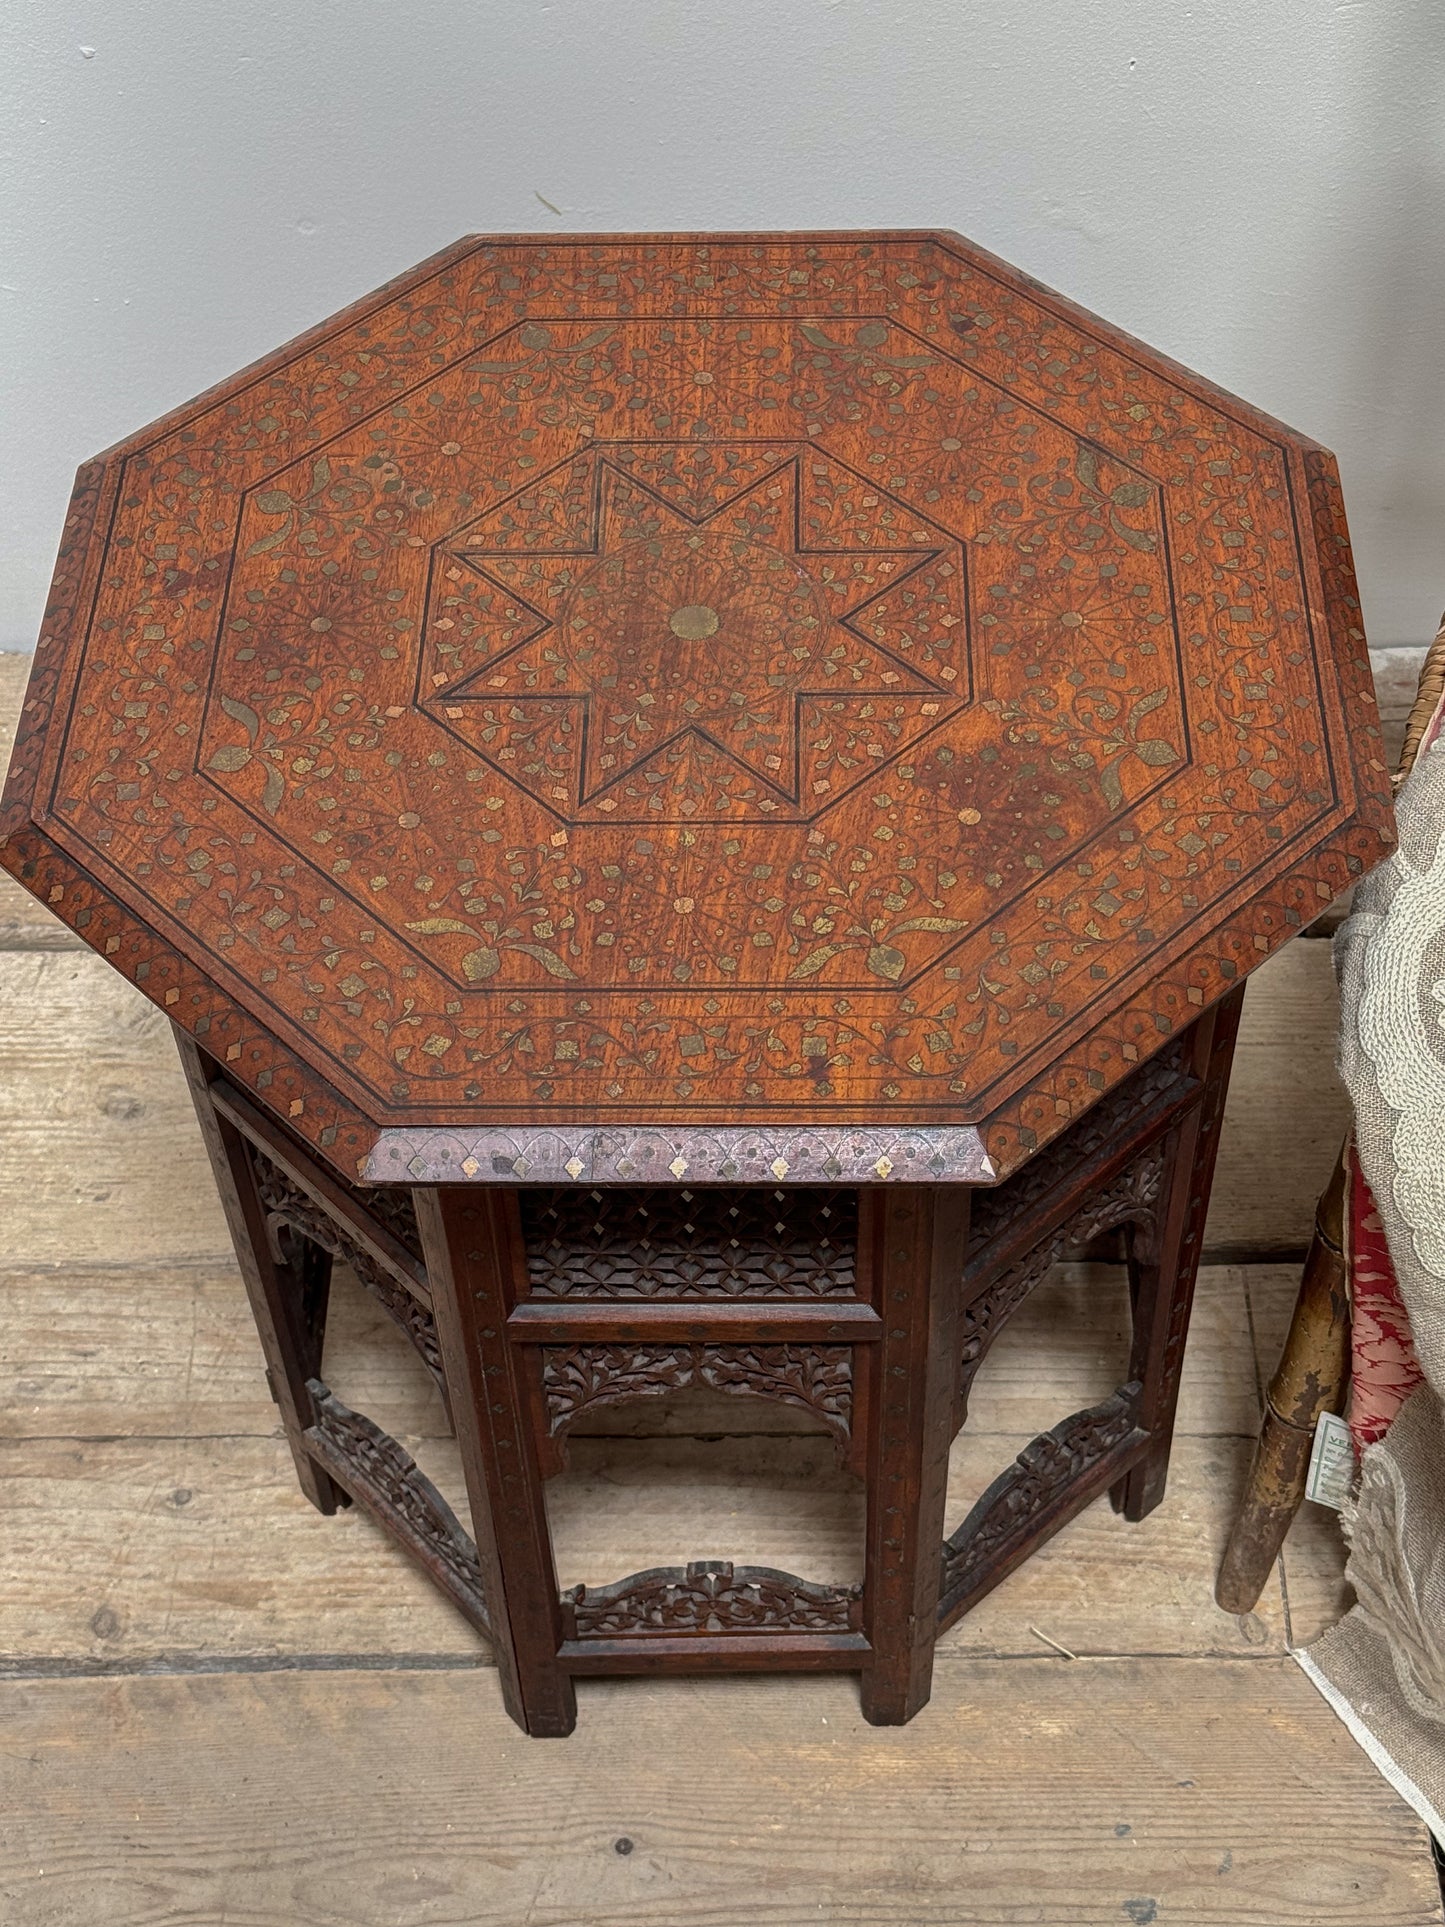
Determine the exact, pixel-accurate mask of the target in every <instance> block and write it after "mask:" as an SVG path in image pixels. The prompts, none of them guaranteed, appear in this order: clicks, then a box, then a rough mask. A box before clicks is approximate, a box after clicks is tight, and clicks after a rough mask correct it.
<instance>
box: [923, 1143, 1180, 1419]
mask: <svg viewBox="0 0 1445 1927" xmlns="http://www.w3.org/2000/svg"><path fill="white" fill-rule="evenodd" d="M1164 1162H1165V1151H1164V1146H1163V1144H1162V1143H1155V1144H1151V1145H1150V1146H1149V1148H1148V1149H1147V1150H1145V1151H1143V1152H1141V1153H1140V1155H1139V1156H1138V1157H1136V1158H1135V1159H1134V1160H1133V1162H1132V1163H1131V1164H1128V1165H1126V1166H1125V1168H1124V1169H1123V1170H1122V1171H1121V1172H1120V1173H1119V1174H1118V1176H1117V1177H1115V1178H1113V1179H1111V1180H1110V1182H1109V1183H1108V1184H1106V1185H1104V1186H1102V1187H1101V1188H1100V1189H1099V1190H1098V1191H1096V1192H1094V1193H1093V1195H1092V1196H1091V1197H1089V1198H1086V1199H1085V1201H1084V1202H1083V1204H1081V1205H1080V1206H1079V1207H1078V1209H1077V1210H1076V1211H1074V1212H1073V1213H1071V1215H1070V1216H1069V1217H1067V1218H1066V1219H1065V1220H1064V1222H1063V1223H1062V1224H1061V1225H1059V1226H1057V1227H1056V1228H1055V1229H1054V1230H1053V1231H1051V1232H1049V1233H1048V1234H1047V1236H1045V1237H1044V1238H1041V1239H1040V1240H1039V1242H1038V1244H1036V1245H1035V1246H1034V1247H1033V1249H1032V1250H1031V1251H1029V1252H1027V1253H1026V1254H1025V1256H1024V1257H1022V1258H1021V1259H1019V1261H1018V1263H1017V1264H1013V1265H1010V1266H1009V1268H1008V1269H1007V1270H1006V1271H1003V1272H1000V1273H999V1275H998V1276H997V1277H996V1278H993V1279H990V1280H989V1282H988V1283H987V1284H986V1285H985V1286H984V1288H983V1289H982V1290H981V1291H979V1292H977V1293H976V1294H975V1295H974V1296H973V1297H971V1298H970V1299H968V1300H967V1302H966V1303H965V1304H964V1307H963V1313H962V1317H961V1320H960V1336H961V1338H962V1341H963V1342H962V1344H961V1345H960V1347H959V1366H958V1391H957V1396H956V1400H955V1404H954V1427H955V1430H956V1429H957V1428H958V1426H960V1425H962V1424H963V1422H964V1420H965V1419H966V1417H967V1416H968V1395H969V1390H970V1388H971V1387H972V1385H973V1381H974V1379H975V1377H976V1376H977V1374H978V1370H979V1367H980V1366H981V1365H982V1364H983V1361H984V1359H985V1357H986V1356H987V1354H988V1350H989V1347H990V1346H991V1345H992V1344H993V1341H994V1340H995V1339H996V1338H997V1337H998V1335H999V1333H1000V1332H1001V1331H1002V1330H1003V1328H1004V1326H1005V1325H1006V1324H1007V1322H1008V1320H1009V1319H1010V1318H1011V1317H1012V1316H1013V1314H1014V1313H1015V1312H1016V1311H1017V1310H1018V1308H1019V1307H1020V1305H1022V1304H1023V1303H1024V1301H1025V1299H1027V1298H1028V1296H1029V1294H1030V1293H1031V1292H1032V1291H1034V1290H1035V1288H1036V1287H1037V1286H1038V1285H1039V1284H1041V1283H1042V1281H1043V1280H1044V1278H1045V1277H1047V1275H1048V1273H1049V1271H1050V1269H1051V1268H1052V1267H1053V1266H1054V1265H1055V1264H1057V1263H1058V1261H1059V1260H1060V1259H1061V1258H1062V1257H1063V1256H1064V1254H1065V1253H1066V1252H1068V1251H1070V1250H1073V1249H1074V1248H1075V1247H1076V1246H1079V1245H1084V1244H1087V1243H1088V1242H1089V1240H1090V1239H1091V1238H1096V1237H1098V1235H1099V1234H1100V1232H1103V1231H1111V1230H1113V1229H1114V1228H1115V1227H1116V1226H1118V1225H1122V1224H1131V1225H1133V1226H1135V1227H1136V1229H1137V1230H1138V1231H1140V1232H1142V1233H1143V1235H1144V1236H1145V1237H1148V1236H1150V1235H1151V1234H1152V1233H1153V1232H1154V1230H1155V1225H1156V1219H1157V1217H1158V1213H1159V1210H1160V1206H1161V1197H1162V1193H1163V1187H1164Z"/></svg>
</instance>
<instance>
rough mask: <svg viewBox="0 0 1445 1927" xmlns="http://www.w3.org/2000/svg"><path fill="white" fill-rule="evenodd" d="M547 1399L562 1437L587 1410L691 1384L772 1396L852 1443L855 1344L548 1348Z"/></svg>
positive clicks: (550, 1421)
mask: <svg viewBox="0 0 1445 1927" xmlns="http://www.w3.org/2000/svg"><path fill="white" fill-rule="evenodd" d="M541 1351H542V1395H543V1401H544V1404H545V1407H546V1413H547V1433H548V1436H549V1437H550V1438H558V1437H560V1436H561V1435H562V1434H564V1433H565V1432H567V1431H569V1430H570V1429H571V1427H572V1426H573V1425H575V1424H576V1422H577V1420H578V1419H579V1418H580V1417H581V1416H582V1415H583V1413H585V1412H592V1411H596V1410H597V1409H598V1408H599V1407H600V1406H604V1405H616V1404H619V1403H620V1402H621V1401H622V1400H624V1399H629V1398H639V1397H651V1396H660V1395H661V1394H663V1393H666V1392H676V1391H681V1390H683V1389H685V1388H686V1387H689V1386H694V1385H705V1386H707V1387H709V1388H710V1389H711V1390H713V1391H716V1392H730V1393H734V1394H737V1395H739V1396H748V1395H751V1396H753V1397H756V1398H768V1399H774V1400H776V1401H777V1402H778V1403H780V1404H783V1405H796V1406H800V1407H802V1408H803V1409H804V1410H805V1411H809V1412H811V1413H813V1415H814V1416H815V1417H816V1418H819V1419H821V1420H822V1422H823V1423H824V1424H825V1425H826V1426H827V1427H828V1429H829V1430H830V1431H831V1432H832V1433H833V1434H834V1436H835V1438H836V1439H837V1440H838V1441H839V1442H840V1443H841V1444H846V1443H847V1442H848V1439H849V1437H850V1435H851V1431H852V1419H853V1351H852V1347H851V1346H849V1345H708V1344H704V1345H591V1344H578V1345H546V1346H543V1347H542V1348H541Z"/></svg>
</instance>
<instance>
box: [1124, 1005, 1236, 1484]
mask: <svg viewBox="0 0 1445 1927" xmlns="http://www.w3.org/2000/svg"><path fill="white" fill-rule="evenodd" d="M1243 1001H1244V986H1243V985H1241V986H1240V987H1239V988H1238V989H1237V990H1235V991H1232V992H1231V993H1230V995H1229V996H1228V997H1226V998H1224V999H1223V1000H1222V1001H1221V1002H1220V1003H1219V1004H1217V1005H1216V1006H1215V1008H1214V1010H1213V1012H1212V1013H1211V1014H1210V1016H1209V1017H1208V1018H1206V1019H1205V1020H1204V1021H1202V1022H1201V1024H1200V1025H1199V1029H1198V1033H1197V1035H1198V1040H1199V1041H1198V1048H1199V1050H1200V1052H1201V1058H1200V1060H1197V1061H1198V1068H1199V1070H1200V1072H1201V1074H1202V1076H1203V1080H1204V1091H1203V1094H1202V1096H1201V1098H1200V1101H1199V1104H1198V1105H1197V1106H1196V1108H1195V1109H1194V1110H1193V1111H1192V1112H1190V1113H1189V1115H1188V1116H1187V1117H1186V1118H1185V1119H1184V1120H1183V1122H1182V1123H1180V1124H1179V1125H1177V1126H1176V1127H1175V1129H1174V1130H1173V1131H1172V1132H1171V1133H1170V1136H1169V1149H1168V1153H1167V1155H1166V1159H1165V1179H1164V1190H1163V1195H1162V1196H1161V1198H1160V1201H1159V1208H1158V1211H1157V1213H1156V1216H1155V1219H1154V1223H1153V1225H1152V1227H1150V1228H1149V1229H1148V1230H1141V1231H1139V1232H1136V1233H1135V1234H1134V1236H1133V1238H1132V1239H1131V1257H1130V1270H1131V1274H1132V1276H1131V1284H1132V1291H1131V1297H1132V1299H1133V1306H1134V1343H1133V1355H1132V1359H1131V1362H1130V1368H1129V1375H1130V1377H1131V1378H1133V1379H1136V1380H1137V1381H1138V1382H1139V1385H1140V1387H1141V1389H1140V1394H1139V1405H1138V1422H1139V1424H1140V1425H1141V1426H1142V1427H1143V1428H1144V1430H1145V1431H1147V1432H1148V1433H1149V1434H1150V1445H1149V1449H1148V1451H1147V1452H1146V1453H1145V1455H1144V1456H1143V1458H1141V1459H1140V1460H1139V1462H1138V1464H1137V1465H1135V1466H1134V1467H1132V1468H1131V1470H1130V1471H1129V1472H1128V1473H1126V1474H1125V1476H1124V1477H1123V1478H1122V1479H1121V1480H1120V1481H1119V1482H1118V1484H1117V1485H1115V1486H1114V1487H1113V1488H1112V1489H1111V1491H1110V1495H1109V1496H1110V1498H1111V1499H1112V1501H1113V1503H1114V1506H1115V1509H1116V1510H1117V1511H1119V1512H1122V1513H1123V1515H1124V1517H1125V1518H1126V1519H1142V1518H1144V1517H1145V1515H1146V1514H1147V1513H1150V1512H1152V1511H1153V1510H1154V1508H1155V1506H1157V1505H1158V1504H1159V1502H1160V1500H1161V1499H1162V1498H1163V1497H1164V1487H1165V1483H1166V1480H1167V1478H1168V1473H1169V1449H1170V1446H1171V1445H1172V1443H1173V1439H1174V1414H1175V1409H1176V1407H1177V1406H1178V1403H1179V1377H1180V1372H1181V1370H1182V1369H1183V1365H1184V1340H1185V1337H1186V1335H1187V1334H1188V1330H1189V1312H1190V1307H1191V1305H1192V1304H1193V1301H1194V1280H1195V1276H1196V1274H1197V1273H1198V1270H1199V1254H1200V1251H1201V1249H1202V1248H1203V1243H1204V1220H1205V1215H1206V1213H1207V1212H1208V1209H1209V1190H1210V1186H1211V1184H1212V1183H1213V1180H1214V1161H1215V1156H1216V1154H1217V1152H1218V1149H1219V1126H1220V1121H1221V1119H1222V1117H1223V1114H1224V1100H1225V1097H1226V1096H1227V1094H1228V1091H1229V1069H1230V1065H1231V1063H1232V1062H1233V1058H1234V1040H1235V1036H1236V1034H1237V1033H1238V1030H1239V1014H1240V1010H1241V1008H1242V1006H1243Z"/></svg>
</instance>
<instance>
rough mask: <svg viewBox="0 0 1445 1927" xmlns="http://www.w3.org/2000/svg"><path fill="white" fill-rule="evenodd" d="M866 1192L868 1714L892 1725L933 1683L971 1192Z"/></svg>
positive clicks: (906, 1188) (862, 1231)
mask: <svg viewBox="0 0 1445 1927" xmlns="http://www.w3.org/2000/svg"><path fill="white" fill-rule="evenodd" d="M862 1203H863V1210H862V1214H861V1216H862V1222H861V1223H860V1226H859V1236H860V1241H861V1239H862V1238H863V1237H864V1236H867V1237H869V1238H870V1239H871V1241H872V1249H873V1254H874V1277H875V1278H876V1279H877V1280H878V1285H879V1288H878V1299H877V1305H878V1312H879V1315H880V1317H881V1318H882V1320H883V1335H882V1337H881V1339H880V1340H879V1342H878V1344H877V1345H875V1346H872V1347H870V1348H869V1351H870V1354H871V1356H870V1360H869V1364H870V1370H869V1381H870V1382H869V1388H868V1401H867V1405H868V1435H869V1455H868V1545H867V1565H866V1573H865V1579H864V1614H865V1626H866V1629H867V1633H868V1638H869V1641H870V1643H871V1645H872V1648H873V1653H872V1657H871V1658H870V1659H869V1661H868V1663H867V1666H866V1667H865V1669H864V1673H863V1683H862V1699H863V1717H864V1718H865V1719H866V1720H869V1721H871V1722H872V1724H873V1725H874V1726H897V1725H901V1724H902V1723H903V1722H904V1721H905V1720H910V1719H912V1717H913V1715H914V1714H915V1713H916V1712H917V1711H918V1709H919V1707H921V1706H923V1705H925V1704H926V1703H927V1700H928V1696H929V1693H930V1692H931V1690H932V1686H933V1642H934V1639H935V1637H936V1634H937V1629H938V1591H939V1579H940V1575H941V1567H942V1546H943V1525H944V1498H945V1493H946V1489H947V1485H948V1448H949V1445H950V1444H951V1443H952V1439H953V1397H954V1384H955V1380H956V1378H957V1374H958V1301H959V1280H960V1277H961V1275H962V1270H963V1258H964V1248H965V1244H966V1241H967V1236H968V1207H969V1195H968V1192H967V1190H966V1189H964V1188H963V1187H961V1186H953V1185H946V1186H927V1185H900V1186H898V1187H897V1188H896V1189H892V1190H875V1191H870V1192H865V1193H864V1196H863V1200H862ZM860 1350H861V1348H860Z"/></svg>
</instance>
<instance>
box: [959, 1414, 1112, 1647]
mask: <svg viewBox="0 0 1445 1927" xmlns="http://www.w3.org/2000/svg"><path fill="white" fill-rule="evenodd" d="M1139 1392H1140V1387H1139V1385H1138V1384H1136V1383H1130V1384H1128V1385H1124V1386H1121V1387H1120V1389H1119V1390H1118V1391H1117V1392H1115V1393H1114V1395H1113V1396H1112V1397H1111V1398H1107V1399H1105V1400H1104V1401H1103V1402H1102V1403H1101V1404H1099V1405H1094V1406H1091V1407H1090V1408H1089V1409H1088V1410H1087V1411H1085V1412H1075V1413H1074V1415H1073V1416H1072V1417H1071V1418H1066V1419H1064V1420H1063V1421H1062V1422H1061V1423H1060V1424H1058V1425H1056V1426H1055V1427H1054V1428H1053V1430H1052V1431H1050V1432H1044V1433H1042V1434H1041V1435H1040V1436H1039V1437H1038V1438H1036V1439H1034V1440H1032V1441H1031V1443H1030V1444H1028V1445H1026V1446H1025V1447H1024V1449H1023V1451H1022V1452H1020V1453H1019V1455H1018V1458H1017V1459H1016V1460H1015V1461H1014V1463H1013V1464H1012V1465H1011V1466H1010V1467H1009V1468H1008V1470H1007V1471H1006V1472H1004V1473H1002V1474H1000V1476H999V1477H998V1478H997V1479H995V1480H994V1482H993V1484H992V1485H991V1486H990V1487H989V1488H988V1490H987V1491H986V1492H985V1493H984V1494H983V1495H982V1497H981V1498H980V1499H979V1500H978V1502H977V1504H976V1505H975V1506H974V1507H973V1509H972V1511H971V1512H970V1513H969V1515H968V1517H967V1518H966V1519H965V1520H964V1522H963V1524H962V1525H961V1526H960V1527H959V1528H958V1530H957V1531H956V1532H954V1533H952V1534H951V1535H950V1536H949V1538H948V1539H947V1540H945V1542H944V1546H943V1582H942V1588H941V1596H940V1600H939V1614H940V1616H943V1615H945V1614H946V1613H947V1612H948V1611H949V1610H950V1609H951V1608H952V1606H953V1605H954V1604H955V1603H956V1601H957V1600H958V1599H959V1598H960V1597H961V1596H962V1595H963V1594H964V1593H966V1592H968V1591H970V1590H971V1588H972V1587H973V1585H974V1583H975V1581H977V1580H979V1579H981V1578H982V1577H983V1576H984V1575H985V1573H986V1572H987V1570H988V1568H989V1567H990V1566H991V1565H993V1564H996V1563H997V1562H998V1561H999V1560H1001V1559H1003V1558H1005V1557H1007V1555H1008V1552H1009V1550H1010V1547H1011V1546H1012V1545H1013V1544H1014V1542H1015V1541H1017V1540H1018V1539H1020V1538H1023V1537H1025V1536H1027V1534H1028V1533H1029V1532H1031V1531H1032V1530H1033V1528H1034V1527H1035V1525H1037V1524H1038V1523H1039V1522H1040V1521H1041V1520H1042V1517H1043V1515H1044V1514H1045V1513H1046V1512H1047V1510H1048V1509H1049V1507H1050V1506H1051V1505H1052V1504H1053V1503H1054V1502H1055V1501H1056V1500H1057V1499H1059V1498H1061V1497H1062V1496H1063V1495H1064V1494H1065V1493H1066V1492H1068V1491H1069V1489H1070V1488H1071V1487H1072V1486H1075V1485H1076V1484H1077V1483H1078V1482H1079V1481H1080V1480H1082V1479H1084V1478H1086V1477H1087V1476H1088V1474H1089V1473H1090V1472H1091V1471H1092V1470H1093V1469H1094V1468H1095V1467H1096V1466H1098V1465H1100V1464H1101V1463H1102V1462H1103V1461H1104V1460H1105V1459H1107V1458H1109V1457H1110V1455H1111V1454H1113V1453H1114V1452H1116V1451H1117V1450H1118V1449H1119V1447H1120V1446H1122V1445H1123V1444H1125V1443H1126V1441H1128V1440H1130V1439H1131V1438H1133V1437H1134V1436H1135V1434H1136V1433H1137V1434H1138V1436H1139V1437H1141V1438H1142V1437H1143V1433H1142V1432H1140V1431H1139V1424H1138V1405H1139Z"/></svg>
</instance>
